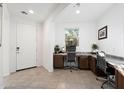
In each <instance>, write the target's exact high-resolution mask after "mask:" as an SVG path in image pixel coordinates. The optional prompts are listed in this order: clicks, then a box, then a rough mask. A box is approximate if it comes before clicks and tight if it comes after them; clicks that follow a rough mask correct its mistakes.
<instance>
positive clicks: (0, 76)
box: [0, 7, 3, 89]
mask: <svg viewBox="0 0 124 93" xmlns="http://www.w3.org/2000/svg"><path fill="white" fill-rule="evenodd" d="M0 8H1V7H0ZM1 18H2V9H0V31H1V28H2V27H1V26H2V19H1ZM2 65H3V64H2V47H0V89H1V88H2V87H3V69H2Z"/></svg>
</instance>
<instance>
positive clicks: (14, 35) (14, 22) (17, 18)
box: [10, 15, 42, 72]
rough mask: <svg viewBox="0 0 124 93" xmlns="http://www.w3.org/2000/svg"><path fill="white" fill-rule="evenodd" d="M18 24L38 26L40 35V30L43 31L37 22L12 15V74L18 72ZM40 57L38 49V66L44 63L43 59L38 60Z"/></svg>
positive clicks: (37, 30) (37, 29)
mask: <svg viewBox="0 0 124 93" xmlns="http://www.w3.org/2000/svg"><path fill="white" fill-rule="evenodd" d="M18 23H22V24H29V25H30V24H31V25H35V26H36V33H37V32H38V33H37V34H39V33H40V30H42V26H41V25H40V24H38V23H36V22H33V21H29V20H24V19H22V18H19V17H15V16H13V15H10V72H15V71H16V27H17V24H18ZM40 27H41V28H40ZM38 38H39V37H38ZM36 42H37V41H36ZM38 43H39V42H38ZM37 45H38V46H37V47H38V48H39V47H40V46H41V44H37ZM39 45H40V46H39ZM36 52H37V51H36ZM38 56H39V49H38V53H37V62H36V65H37V66H40V65H41V64H42V63H41V61H40V60H41V59H40V58H38Z"/></svg>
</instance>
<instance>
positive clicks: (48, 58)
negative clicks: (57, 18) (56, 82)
mask: <svg viewBox="0 0 124 93" xmlns="http://www.w3.org/2000/svg"><path fill="white" fill-rule="evenodd" d="M54 40H55V39H54V23H53V22H52V21H51V19H48V20H47V21H46V22H45V23H44V24H43V66H44V67H45V68H46V69H47V70H48V71H49V72H53V52H54V45H55V44H54Z"/></svg>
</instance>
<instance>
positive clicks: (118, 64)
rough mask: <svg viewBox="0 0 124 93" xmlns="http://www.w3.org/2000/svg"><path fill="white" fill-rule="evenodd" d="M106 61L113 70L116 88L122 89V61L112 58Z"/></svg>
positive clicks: (123, 71) (123, 86) (123, 81)
mask: <svg viewBox="0 0 124 93" xmlns="http://www.w3.org/2000/svg"><path fill="white" fill-rule="evenodd" d="M106 60H107V61H108V64H109V65H111V66H112V67H113V68H114V69H115V83H116V88H118V89H124V65H123V64H124V61H123V60H117V59H113V58H106Z"/></svg>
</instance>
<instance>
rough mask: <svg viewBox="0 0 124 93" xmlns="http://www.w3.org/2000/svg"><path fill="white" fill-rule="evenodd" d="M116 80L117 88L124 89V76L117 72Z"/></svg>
mask: <svg viewBox="0 0 124 93" xmlns="http://www.w3.org/2000/svg"><path fill="white" fill-rule="evenodd" d="M115 79H116V80H115V81H116V82H115V83H116V88H118V89H124V76H123V75H122V74H121V73H120V72H119V71H117V70H116V71H115Z"/></svg>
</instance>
